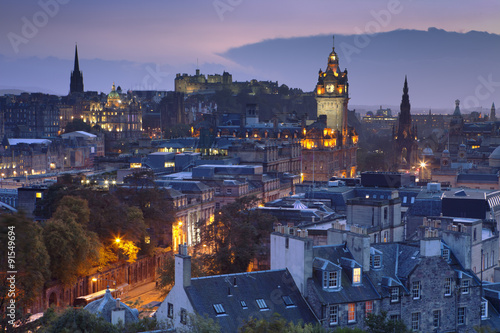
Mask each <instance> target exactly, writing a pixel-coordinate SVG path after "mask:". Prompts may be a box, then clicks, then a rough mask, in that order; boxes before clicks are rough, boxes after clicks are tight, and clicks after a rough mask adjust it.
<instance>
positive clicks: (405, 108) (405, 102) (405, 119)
mask: <svg viewBox="0 0 500 333" xmlns="http://www.w3.org/2000/svg"><path fill="white" fill-rule="evenodd" d="M399 109H400V111H401V113H400V114H399V127H400V128H402V129H405V130H407V131H408V130H409V129H410V126H411V113H410V110H411V105H410V96H409V95H408V80H407V77H406V75H405V84H404V86H403V97H402V98H401V105H400V107H399Z"/></svg>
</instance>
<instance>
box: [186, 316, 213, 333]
mask: <svg viewBox="0 0 500 333" xmlns="http://www.w3.org/2000/svg"><path fill="white" fill-rule="evenodd" d="M180 332H186V333H187V332H189V333H220V332H221V328H220V325H219V323H217V322H215V321H214V320H213V319H212V318H208V316H207V315H206V314H205V315H204V316H200V315H198V314H192V313H190V314H189V315H188V320H187V327H186V329H180Z"/></svg>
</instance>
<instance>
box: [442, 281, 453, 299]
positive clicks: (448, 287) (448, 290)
mask: <svg viewBox="0 0 500 333" xmlns="http://www.w3.org/2000/svg"><path fill="white" fill-rule="evenodd" d="M451 281H452V280H451V278H446V279H444V295H445V296H450V295H451Z"/></svg>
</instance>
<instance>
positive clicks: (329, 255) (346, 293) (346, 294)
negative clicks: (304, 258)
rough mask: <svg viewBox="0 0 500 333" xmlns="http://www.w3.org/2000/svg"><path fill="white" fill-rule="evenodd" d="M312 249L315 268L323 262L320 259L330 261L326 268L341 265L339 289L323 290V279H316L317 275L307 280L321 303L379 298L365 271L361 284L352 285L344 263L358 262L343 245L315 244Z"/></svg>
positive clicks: (350, 264) (354, 263)
mask: <svg viewBox="0 0 500 333" xmlns="http://www.w3.org/2000/svg"><path fill="white" fill-rule="evenodd" d="M313 251H314V257H315V259H314V263H315V268H316V269H317V268H319V265H321V264H322V263H324V262H325V261H323V260H321V259H326V260H328V261H329V262H330V263H328V262H326V268H329V267H331V268H334V267H336V266H337V265H340V266H343V267H342V274H341V288H340V289H337V290H334V291H329V290H328V291H327V290H324V289H323V285H322V283H323V281H322V280H320V279H318V276H317V275H316V276H315V277H313V278H312V279H309V280H308V281H307V283H308V286H309V288H310V290H311V291H312V292H314V294H315V295H316V296H317V297H318V299H319V301H320V302H321V303H323V304H340V303H351V302H363V301H368V300H373V299H377V298H380V295H379V294H378V293H377V291H376V289H375V288H374V286H373V285H372V282H371V281H370V279H369V278H368V276H367V275H366V274H365V273H363V274H362V277H361V284H356V285H354V284H353V283H352V278H351V276H350V275H349V273H348V270H347V269H346V268H347V267H345V264H348V265H349V266H352V265H355V266H359V264H357V263H356V262H355V261H354V258H353V257H352V254H351V253H350V252H349V250H348V249H347V248H345V247H344V245H328V246H315V247H314V248H313Z"/></svg>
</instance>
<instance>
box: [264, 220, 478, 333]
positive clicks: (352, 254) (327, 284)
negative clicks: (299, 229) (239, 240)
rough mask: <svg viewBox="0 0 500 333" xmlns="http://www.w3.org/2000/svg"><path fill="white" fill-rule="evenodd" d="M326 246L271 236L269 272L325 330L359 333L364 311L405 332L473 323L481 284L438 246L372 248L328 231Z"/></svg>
mask: <svg viewBox="0 0 500 333" xmlns="http://www.w3.org/2000/svg"><path fill="white" fill-rule="evenodd" d="M328 244H329V245H325V246H312V240H311V239H308V238H302V237H298V236H292V235H288V234H279V233H273V234H272V235H271V269H283V268H287V269H288V270H289V271H290V274H291V275H292V276H293V278H294V281H295V283H296V284H297V287H298V288H299V290H300V291H301V293H302V294H303V295H304V297H305V299H306V300H307V302H308V303H309V305H310V306H311V308H312V309H313V311H314V312H315V314H316V316H317V317H318V318H319V320H320V322H321V324H322V326H323V327H325V328H329V329H334V328H337V327H359V328H361V329H364V328H365V327H364V320H363V318H364V317H365V316H366V315H367V313H375V314H380V313H381V311H385V312H387V313H388V315H389V318H391V319H400V320H402V321H403V322H404V323H405V325H406V326H407V327H408V328H410V329H411V330H413V331H420V332H433V331H436V330H437V331H443V332H447V331H453V332H468V331H471V330H472V329H473V327H474V326H479V325H480V324H481V319H482V316H481V307H482V304H483V301H482V298H481V291H480V287H481V283H480V281H479V279H477V278H476V277H475V275H474V273H473V272H472V271H471V270H470V269H466V268H464V267H463V266H462V265H461V264H460V262H459V260H457V258H456V257H455V256H454V255H453V252H451V251H450V253H449V257H444V256H443V251H442V250H443V248H446V247H444V244H443V243H442V242H441V240H440V239H438V238H432V237H427V238H425V239H423V240H421V241H420V242H419V243H413V244H403V243H376V244H370V237H369V236H368V235H366V234H363V233H358V232H356V229H355V228H354V229H353V230H350V231H348V230H338V229H329V230H328Z"/></svg>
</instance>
